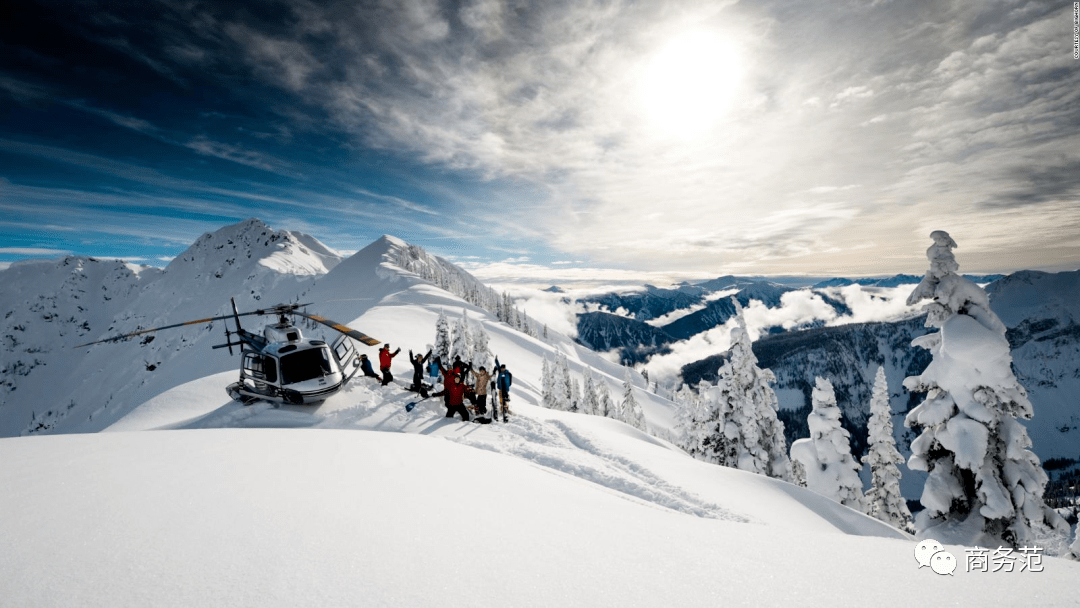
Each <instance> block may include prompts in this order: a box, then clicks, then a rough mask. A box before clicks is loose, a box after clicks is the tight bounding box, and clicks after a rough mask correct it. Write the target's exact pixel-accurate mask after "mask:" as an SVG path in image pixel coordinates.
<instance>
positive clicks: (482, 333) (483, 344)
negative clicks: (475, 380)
mask: <svg viewBox="0 0 1080 608" xmlns="http://www.w3.org/2000/svg"><path fill="white" fill-rule="evenodd" d="M488 342H489V338H488V333H487V330H486V329H484V324H483V323H481V322H479V321H477V322H476V323H475V324H474V326H473V331H472V346H473V354H472V363H473V366H475V367H476V368H477V369H480V366H483V367H484V369H487V370H489V371H490V370H491V368H492V365H494V358H493V356H492V354H491V350H490V348H489V347H488Z"/></svg>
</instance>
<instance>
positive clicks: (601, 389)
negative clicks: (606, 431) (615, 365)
mask: <svg viewBox="0 0 1080 608" xmlns="http://www.w3.org/2000/svg"><path fill="white" fill-rule="evenodd" d="M597 392H598V394H599V406H598V408H597V410H596V415H597V416H604V417H606V418H613V417H614V416H615V403H614V402H613V400H612V399H611V388H610V387H609V386H608V384H607V382H603V381H601V382H600V384H599V385H598V386H597Z"/></svg>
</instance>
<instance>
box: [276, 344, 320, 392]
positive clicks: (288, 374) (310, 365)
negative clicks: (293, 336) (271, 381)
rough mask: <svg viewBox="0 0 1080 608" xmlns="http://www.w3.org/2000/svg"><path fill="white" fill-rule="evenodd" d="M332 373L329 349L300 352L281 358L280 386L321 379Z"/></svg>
mask: <svg viewBox="0 0 1080 608" xmlns="http://www.w3.org/2000/svg"><path fill="white" fill-rule="evenodd" d="M332 372H333V367H332V366H331V365H330V349H328V348H325V347H323V348H312V349H309V350H302V351H299V352H295V353H290V354H288V355H285V356H284V357H282V358H281V380H282V384H292V383H294V382H303V381H305V380H312V379H314V378H322V377H323V376H325V375H327V374H330V373H332Z"/></svg>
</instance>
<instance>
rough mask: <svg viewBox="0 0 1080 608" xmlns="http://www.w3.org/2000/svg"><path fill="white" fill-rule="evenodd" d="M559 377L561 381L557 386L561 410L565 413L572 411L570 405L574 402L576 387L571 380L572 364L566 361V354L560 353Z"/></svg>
mask: <svg viewBox="0 0 1080 608" xmlns="http://www.w3.org/2000/svg"><path fill="white" fill-rule="evenodd" d="M558 373H559V376H560V380H559V382H558V383H557V385H556V386H558V388H559V390H560V393H559V409H561V410H564V411H567V412H568V411H570V405H571V404H572V403H573V402H574V385H573V382H571V379H570V364H569V363H568V362H567V360H566V354H565V353H559V371H558Z"/></svg>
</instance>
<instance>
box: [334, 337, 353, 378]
mask: <svg viewBox="0 0 1080 608" xmlns="http://www.w3.org/2000/svg"><path fill="white" fill-rule="evenodd" d="M330 350H331V351H332V352H333V353H334V358H335V359H337V362H338V367H340V368H341V373H342V375H344V376H345V380H344V381H345V382H348V381H349V380H350V379H351V378H352V377H353V376H354V375H356V372H357V370H359V369H360V356H359V355H357V354H356V347H355V346H353V343H352V340H350V339H349V337H348V336H344V335H342V336H338V339H337V340H335V341H334V344H333V346H331V347H330Z"/></svg>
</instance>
